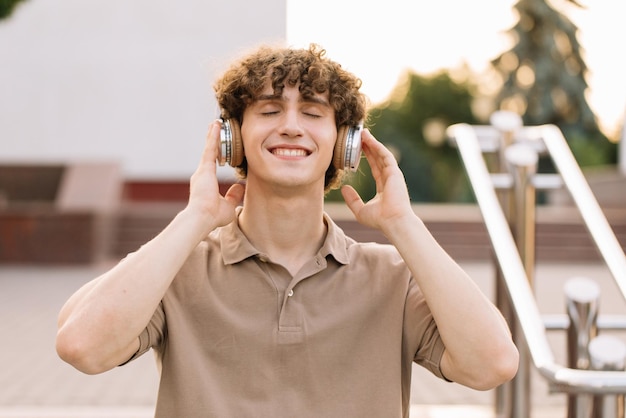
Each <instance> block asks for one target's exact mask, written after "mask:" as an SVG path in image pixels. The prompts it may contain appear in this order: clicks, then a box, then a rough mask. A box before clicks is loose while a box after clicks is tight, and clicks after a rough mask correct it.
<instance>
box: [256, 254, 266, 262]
mask: <svg viewBox="0 0 626 418" xmlns="http://www.w3.org/2000/svg"><path fill="white" fill-rule="evenodd" d="M257 258H258V259H259V261H260V262H261V263H267V256H265V255H263V254H259V255H258V256H257Z"/></svg>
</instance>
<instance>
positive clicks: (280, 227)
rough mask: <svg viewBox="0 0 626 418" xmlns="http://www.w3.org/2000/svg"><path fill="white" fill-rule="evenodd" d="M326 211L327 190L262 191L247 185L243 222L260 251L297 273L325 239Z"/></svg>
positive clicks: (240, 224)
mask: <svg viewBox="0 0 626 418" xmlns="http://www.w3.org/2000/svg"><path fill="white" fill-rule="evenodd" d="M250 186H252V190H250ZM323 212H324V196H323V191H322V193H321V194H319V195H318V194H313V193H310V192H309V193H297V194H296V193H291V194H290V195H289V196H287V195H286V194H284V195H281V194H277V193H261V192H260V190H255V189H254V186H253V185H247V186H246V195H245V198H244V204H243V210H242V212H241V214H240V216H239V226H240V228H241V230H242V231H243V233H244V234H245V235H246V237H247V238H248V239H249V240H250V242H251V243H252V244H253V245H254V246H255V247H256V248H257V249H259V251H262V252H263V253H265V254H267V255H268V256H269V257H270V258H271V259H272V260H273V261H274V262H276V263H279V264H281V265H283V266H284V267H285V268H287V269H288V270H289V271H290V272H291V273H292V275H293V274H295V273H296V272H297V271H298V270H299V269H300V267H301V266H302V264H304V262H306V260H308V259H309V258H310V257H312V256H314V255H315V254H316V253H317V252H318V251H319V249H320V247H321V246H322V244H323V242H324V239H325V237H326V225H325V223H324V219H323Z"/></svg>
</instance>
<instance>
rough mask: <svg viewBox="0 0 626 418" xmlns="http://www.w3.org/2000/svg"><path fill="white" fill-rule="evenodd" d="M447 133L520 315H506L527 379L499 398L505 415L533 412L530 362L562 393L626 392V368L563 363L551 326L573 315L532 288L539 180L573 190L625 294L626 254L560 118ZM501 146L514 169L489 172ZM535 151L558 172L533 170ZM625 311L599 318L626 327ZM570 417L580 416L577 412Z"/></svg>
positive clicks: (562, 325)
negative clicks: (547, 306) (545, 311)
mask: <svg viewBox="0 0 626 418" xmlns="http://www.w3.org/2000/svg"><path fill="white" fill-rule="evenodd" d="M505 119H506V118H505ZM511 120H513V121H515V119H514V118H513V119H509V121H511ZM505 125H506V124H505ZM447 135H448V137H449V138H450V139H451V141H452V142H453V143H454V144H455V145H456V147H457V148H458V150H459V153H460V156H461V159H462V161H463V164H464V166H465V169H466V172H467V174H468V177H469V180H470V183H471V186H472V188H473V191H474V195H475V197H476V200H477V203H478V205H479V207H480V210H481V213H482V215H483V220H484V223H485V226H486V229H487V232H488V235H489V237H490V240H491V243H492V247H493V252H494V255H495V261H496V263H497V267H498V277H497V280H498V283H496V284H497V285H498V286H500V287H502V288H504V289H505V290H506V296H507V301H506V303H507V304H510V306H505V307H504V308H508V309H510V311H511V313H512V315H513V317H507V319H508V320H509V322H513V323H512V324H511V325H512V329H513V332H514V338H515V339H516V342H517V343H518V346H520V354H521V356H520V372H519V373H518V377H517V378H516V380H520V379H521V380H522V381H521V382H519V381H518V382H517V383H515V381H514V382H513V383H512V385H513V386H514V388H513V389H511V394H510V395H509V396H511V398H510V399H508V400H507V401H502V400H498V399H496V412H497V414H498V416H507V417H510V418H527V417H529V416H531V414H530V390H529V387H528V383H527V382H524V380H527V379H529V376H528V372H527V371H526V369H527V368H528V367H529V366H530V365H533V366H534V367H535V368H536V370H537V371H538V372H539V374H540V375H541V376H542V377H543V378H544V379H546V380H547V381H548V383H549V385H550V387H551V389H552V390H553V391H556V392H564V393H568V394H570V395H571V396H574V397H575V396H578V394H580V395H583V394H585V395H594V396H595V397H599V398H603V397H609V396H622V395H623V394H625V393H626V372H624V371H606V370H607V368H605V369H604V370H601V371H596V370H582V369H578V368H574V367H570V366H569V365H568V366H563V365H560V364H557V363H556V361H555V359H554V356H553V353H552V349H551V347H550V345H549V343H548V339H547V335H546V331H547V328H546V325H547V326H548V327H549V328H550V329H563V330H565V329H567V328H568V327H569V326H570V322H571V321H570V319H569V318H568V317H567V316H559V315H553V316H551V317H549V318H547V317H544V316H542V315H541V313H540V311H539V308H538V306H537V303H536V300H535V296H534V292H533V286H532V279H533V278H532V274H533V273H532V269H533V267H534V266H533V265H532V264H533V263H534V249H533V248H530V247H533V246H534V229H533V228H534V208H531V206H533V205H534V204H535V202H534V192H535V187H537V188H542V187H554V185H555V184H556V185H558V184H562V185H564V186H565V187H566V188H567V189H568V191H569V193H570V195H571V196H572V199H573V201H574V203H575V205H576V206H577V207H578V209H579V211H580V213H581V215H582V218H583V221H584V223H585V225H586V227H587V229H588V230H589V232H590V234H591V236H592V238H593V240H594V242H595V244H596V246H597V248H598V250H599V252H600V255H601V256H602V258H603V260H604V261H605V262H606V265H607V267H608V268H609V271H610V273H611V275H612V276H613V278H614V279H615V281H616V283H617V284H618V287H619V289H620V290H621V292H622V295H623V296H624V298H625V299H626V256H625V255H624V252H623V250H622V248H621V246H620V244H619V242H618V241H617V239H616V237H615V234H614V233H613V231H612V229H611V227H610V225H609V223H608V221H607V220H606V217H605V216H604V213H603V212H602V210H601V209H600V206H599V204H598V203H597V201H596V199H595V197H594V195H593V193H592V191H591V189H590V188H589V185H588V184H587V182H586V180H585V178H584V176H583V173H582V171H581V170H580V167H579V166H578V164H577V163H576V160H575V159H574V156H573V155H572V153H571V151H570V149H569V146H568V145H567V142H566V141H565V138H564V137H563V135H562V133H561V131H560V130H559V129H558V128H557V127H555V126H553V125H545V126H536V127H523V126H521V123H509V127H508V128H506V127H505V128H503V127H502V126H500V127H499V128H496V127H494V126H485V125H481V126H470V125H467V124H457V125H453V126H450V127H449V128H448V130H447ZM514 144H522V145H521V146H520V147H518V149H516V150H515V151H514V152H510V153H509V154H510V155H509V156H508V157H506V156H505V155H504V151H505V149H504V148H508V147H510V146H513V145H514ZM497 152H499V154H500V155H501V156H502V157H503V158H507V159H508V160H509V162H508V166H509V167H508V168H509V173H508V174H506V173H502V172H501V173H499V174H493V173H490V172H489V170H488V167H487V163H486V161H485V158H484V156H483V153H497ZM533 152H535V153H547V154H549V156H550V157H551V158H552V161H553V163H554V166H555V167H556V169H557V171H558V173H559V175H539V174H536V173H535V172H534V170H533V165H535V168H536V158H533V157H532V154H533ZM502 165H503V164H501V166H502ZM514 183H518V184H517V185H516V186H515V187H517V189H518V190H517V191H516V194H518V196H517V197H515V196H511V195H510V194H509V195H508V198H507V199H502V195H500V196H499V195H498V191H499V189H500V190H501V189H508V190H509V192H510V191H512V190H513V188H514ZM519 190H521V192H519ZM507 205H508V207H507ZM511 206H515V207H511ZM507 215H508V217H507ZM512 224H515V225H512ZM516 238H517V239H516ZM500 282H501V283H500ZM505 310H506V309H505ZM505 316H507V315H506V314H505ZM624 318H626V317H618V316H612V317H609V318H606V319H602V318H600V319H598V324H600V326H607V327H609V328H612V329H626V319H624ZM596 325H597V324H596ZM525 353H527V355H524V354H525ZM613 370H616V369H613ZM503 396H505V395H503V394H502V393H500V394H499V395H498V397H503ZM622 402H623V398H622ZM570 416H576V415H572V414H571V413H570ZM593 416H594V417H596V416H599V415H598V414H594V415H593ZM603 416H604V417H606V416H608V415H603ZM612 416H614V417H617V415H612ZM621 416H623V412H622V415H621Z"/></svg>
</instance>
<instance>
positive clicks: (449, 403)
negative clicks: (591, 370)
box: [0, 263, 626, 418]
mask: <svg viewBox="0 0 626 418" xmlns="http://www.w3.org/2000/svg"><path fill="white" fill-rule="evenodd" d="M109 266H110V264H106V263H103V264H100V265H95V266H80V267H49V266H46V267H36V266H35V267H33V266H6V265H5V266H1V265H0V335H2V341H1V342H0V365H1V367H0V418H9V417H11V418H48V417H54V418H61V417H63V418H74V417H75V418H88V417H96V418H104V417H107V418H116V417H119V418H147V417H150V416H151V414H152V411H153V405H154V402H155V398H156V390H157V384H158V383H157V377H158V376H157V371H156V367H155V365H154V362H153V358H152V356H150V355H146V356H143V357H142V358H141V359H139V360H137V361H135V362H134V363H131V364H130V365H127V366H125V367H122V368H118V369H115V370H112V371H110V372H107V373H105V374H102V375H97V376H86V375H83V374H81V373H79V372H77V371H76V370H74V369H73V368H72V367H70V366H68V365H66V364H65V363H63V362H62V361H61V360H59V359H58V357H57V356H56V353H55V350H54V338H55V332H56V316H57V314H58V311H59V309H60V307H61V306H62V304H63V303H64V301H65V300H66V299H67V298H68V297H69V296H70V295H71V294H72V293H73V291H75V290H76V289H77V288H78V287H80V286H81V285H82V284H83V283H85V282H86V281H88V280H89V279H91V278H92V277H95V276H96V275H97V274H99V273H100V272H102V271H104V270H106V269H107V268H108V267H109ZM463 266H464V267H465V268H466V270H467V271H468V272H469V273H470V275H471V276H472V277H473V278H474V279H475V280H476V281H477V283H478V284H479V285H480V286H481V287H482V288H483V290H484V291H485V292H486V293H487V294H488V295H490V296H491V294H492V279H493V275H494V273H493V267H492V266H491V265H490V264H489V263H463ZM573 276H585V277H589V278H593V279H595V280H597V281H598V283H600V286H601V288H602V292H603V293H602V304H601V313H612V314H615V313H626V305H625V303H624V301H623V299H622V297H621V296H620V295H619V294H618V293H619V292H618V291H617V288H616V287H615V285H614V284H613V283H612V279H611V277H610V275H609V273H608V271H607V270H606V268H605V267H603V266H600V265H595V264H569V265H556V264H542V265H538V266H537V287H536V289H537V295H538V296H537V300H538V303H539V306H540V309H541V310H542V312H543V313H563V312H564V309H563V306H564V300H563V293H562V288H563V284H564V282H565V281H566V280H567V279H569V278H571V277H573ZM550 340H551V344H553V350H555V356H556V358H557V361H559V362H560V363H561V364H564V360H563V358H564V354H563V353H564V348H565V347H564V336H563V335H561V334H559V335H551V336H550ZM564 401H565V397H564V396H563V395H561V394H556V395H550V394H549V393H548V390H547V387H546V385H545V384H543V382H541V379H540V378H538V377H536V376H535V377H534V378H533V400H532V403H533V407H532V409H533V416H534V417H537V418H539V417H541V418H543V417H564V416H565V415H564V411H565V409H564ZM412 404H413V405H414V408H413V412H414V413H413V414H412V416H415V417H424V418H429V417H432V418H434V417H444V416H446V417H453V416H454V417H464V418H473V417H493V414H492V412H491V410H492V404H493V393H492V392H476V391H473V390H470V389H466V388H463V387H460V386H458V385H455V384H449V383H445V382H441V381H439V380H437V379H435V378H432V377H431V376H430V375H428V373H426V372H424V371H422V369H420V368H418V367H416V368H415V377H414V384H413V389H412ZM468 405H471V407H468ZM443 406H445V407H443Z"/></svg>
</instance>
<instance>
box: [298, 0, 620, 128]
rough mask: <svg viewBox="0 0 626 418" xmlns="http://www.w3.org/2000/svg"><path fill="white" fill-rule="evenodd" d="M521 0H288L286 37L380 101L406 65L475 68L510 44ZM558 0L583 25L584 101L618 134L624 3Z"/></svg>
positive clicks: (421, 69)
mask: <svg viewBox="0 0 626 418" xmlns="http://www.w3.org/2000/svg"><path fill="white" fill-rule="evenodd" d="M516 2H517V0H475V1H467V0H437V1H425V0H384V1H380V0H317V1H315V2H305V1H303V0H287V41H288V43H289V44H290V45H293V46H307V45H308V44H309V43H311V42H314V43H317V44H319V45H321V46H322V47H324V48H325V49H326V50H327V52H328V56H329V57H330V58H332V59H333V60H335V61H338V62H339V63H341V64H342V65H343V66H344V67H345V68H347V69H348V70H350V71H352V72H354V73H355V74H356V75H358V76H359V77H360V78H361V79H362V80H363V91H364V92H365V94H367V95H368V96H369V98H370V99H371V101H372V102H373V103H374V104H376V103H380V102H382V101H383V100H385V99H386V98H387V97H388V95H389V93H391V90H392V89H393V87H394V86H396V85H397V83H398V81H399V79H400V77H401V75H402V74H403V73H405V72H406V70H412V71H414V72H416V73H418V74H423V75H427V74H431V73H433V72H436V71H438V70H440V69H453V68H458V67H460V66H461V65H463V63H466V64H467V65H469V67H470V68H471V69H472V70H473V71H475V72H479V73H480V72H483V71H485V70H486V69H488V68H489V61H490V60H491V59H493V58H495V57H497V56H498V55H499V54H500V53H502V52H504V51H506V50H508V49H509V47H510V45H511V40H510V38H509V37H508V36H507V34H506V33H505V32H506V30H507V29H509V28H511V27H512V26H513V25H514V24H515V22H516V21H517V16H516V14H515V11H514V10H513V5H514V4H515V3H516ZM579 2H580V3H581V4H583V5H584V6H585V8H584V9H577V8H574V7H572V6H569V5H567V4H565V2H564V0H554V2H553V4H554V6H556V7H557V8H558V9H559V10H560V11H562V12H565V13H566V14H567V15H568V16H569V17H570V19H571V20H572V21H573V22H574V24H576V25H577V26H578V28H579V33H578V40H579V42H580V43H581V45H582V47H583V49H584V54H585V55H584V57H585V60H586V63H587V66H588V67H589V73H588V75H587V83H588V84H589V87H590V88H589V91H588V92H587V100H588V103H589V104H590V106H591V108H592V109H593V110H594V112H595V114H596V116H597V117H598V119H599V122H600V125H601V127H602V128H603V130H604V131H605V133H606V134H607V135H609V136H610V137H617V136H618V132H619V131H620V129H621V126H622V123H623V121H624V116H625V114H626V53H625V52H624V51H625V50H626V47H625V43H626V24H624V21H625V19H626V2H624V1H622V0H619V1H607V0H579Z"/></svg>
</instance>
